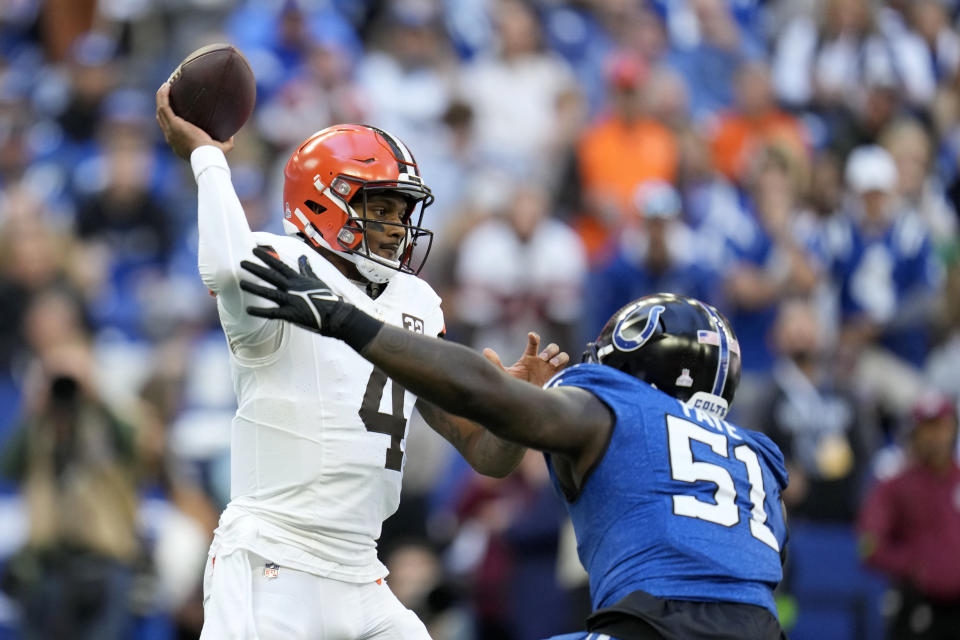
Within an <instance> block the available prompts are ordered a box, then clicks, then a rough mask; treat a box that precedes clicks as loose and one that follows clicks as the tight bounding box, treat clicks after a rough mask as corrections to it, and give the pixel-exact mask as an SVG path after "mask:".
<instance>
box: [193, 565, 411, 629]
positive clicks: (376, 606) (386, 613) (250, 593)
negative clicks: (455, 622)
mask: <svg viewBox="0 0 960 640" xmlns="http://www.w3.org/2000/svg"><path fill="white" fill-rule="evenodd" d="M265 568H266V560H265V559H264V558H262V557H260V556H258V555H256V554H254V553H251V552H249V551H244V550H242V549H238V550H236V551H233V552H231V553H229V554H227V555H220V554H218V555H217V556H216V557H215V558H208V559H207V567H206V570H205V571H204V576H203V613H204V623H203V632H202V633H201V634H200V638H201V640H430V636H429V634H427V629H426V627H424V625H423V623H422V622H421V621H420V619H419V618H417V616H416V615H415V614H414V613H413V612H412V611H410V610H409V609H407V608H406V607H404V606H403V605H402V604H401V603H400V601H399V600H397V598H396V596H394V595H393V592H392V591H390V588H389V587H388V586H387V583H386V581H385V580H381V581H379V582H369V583H363V584H354V583H350V582H341V581H339V580H332V579H330V578H321V577H320V576H315V575H313V574H310V573H305V572H303V571H297V570H295V569H288V568H286V567H280V568H279V569H277V570H276V574H275V575H274V573H273V571H271V570H267V571H266V575H265V571H264V570H265Z"/></svg>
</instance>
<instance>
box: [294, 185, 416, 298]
mask: <svg viewBox="0 0 960 640" xmlns="http://www.w3.org/2000/svg"><path fill="white" fill-rule="evenodd" d="M315 187H316V188H317V189H318V190H319V192H320V195H321V196H325V197H324V198H323V199H324V200H325V201H327V202H333V203H334V204H335V205H336V206H337V208H339V209H341V210H342V211H343V212H344V213H345V214H346V219H345V221H344V223H343V225H342V226H341V227H340V228H339V230H337V233H336V235H335V237H332V238H326V237H324V236H323V234H322V233H320V232H319V231H317V230H316V229H315V227H313V226H312V225H311V224H310V223H309V220H307V219H306V217H305V216H303V218H302V219H301V220H300V222H301V224H303V226H304V227H305V230H304V231H303V232H302V233H303V235H304V236H305V237H306V239H307V240H308V241H309V242H311V243H312V244H314V245H317V246H321V247H324V248H327V249H330V250H332V251H336V252H337V253H339V254H341V255H343V257H344V258H346V259H347V260H349V261H350V262H352V263H354V264H355V265H356V267H357V270H358V271H359V272H360V274H361V275H362V276H363V277H364V278H366V279H367V280H369V281H371V282H376V283H384V282H387V281H388V280H390V278H392V277H393V275H394V274H395V273H397V272H403V273H409V274H412V275H417V274H419V273H420V271H421V269H423V265H424V263H425V262H426V260H427V257H428V256H429V254H430V248H431V247H432V245H433V232H432V231H430V230H429V229H425V228H423V227H422V226H421V224H422V222H423V214H424V210H425V209H426V208H427V207H428V206H430V205H431V204H432V203H433V195H432V194H431V193H430V189H429V188H428V187H426V186H425V185H422V184H413V183H411V184H410V185H406V184H404V183H403V182H394V181H382V180H381V181H373V180H360V179H358V178H353V177H351V176H345V175H340V176H338V177H337V178H335V179H334V180H333V181H332V183H331V184H330V185H329V186H325V185H323V184H322V183H320V182H319V177H318V178H317V180H315ZM378 192H381V193H386V194H390V195H399V196H402V197H403V198H404V200H405V201H406V203H407V205H406V212H405V213H404V214H403V216H402V218H401V221H400V222H394V221H387V220H376V219H373V218H372V217H368V216H367V211H368V197H369V196H370V195H373V194H376V193H378ZM303 204H304V208H306V209H307V210H309V211H310V212H311V213H313V214H314V215H317V216H319V215H320V214H321V213H323V212H324V211H325V207H324V206H323V205H322V204H320V203H319V202H317V201H316V200H306V201H305V202H304V203H303ZM293 215H296V216H297V217H298V218H300V217H301V215H302V214H301V212H300V211H299V209H297V210H295V211H294V212H292V213H291V212H289V211H288V212H287V214H286V217H287V218H288V219H289V218H291V217H292V216H293ZM374 224H376V225H379V226H381V227H400V228H402V229H403V230H404V237H403V239H402V240H401V241H400V245H399V246H398V248H397V252H396V255H395V257H394V258H388V257H385V256H381V255H379V254H377V253H374V252H373V251H371V250H370V246H369V242H368V239H367V231H368V229H367V227H368V225H371V227H372V225H374ZM291 226H292V225H291Z"/></svg>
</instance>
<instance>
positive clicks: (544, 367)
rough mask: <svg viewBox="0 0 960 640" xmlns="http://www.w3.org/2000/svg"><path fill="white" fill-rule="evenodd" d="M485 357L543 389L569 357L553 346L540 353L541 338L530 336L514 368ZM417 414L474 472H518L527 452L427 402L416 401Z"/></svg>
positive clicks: (494, 357)
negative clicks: (518, 467)
mask: <svg viewBox="0 0 960 640" xmlns="http://www.w3.org/2000/svg"><path fill="white" fill-rule="evenodd" d="M483 355H484V357H485V358H486V359H487V360H489V361H490V362H491V363H493V365H494V366H496V367H498V368H499V369H501V370H502V371H504V372H505V373H507V374H509V375H510V376H512V377H514V378H516V379H518V380H525V381H526V382H528V383H530V384H534V385H536V386H538V387H541V386H543V385H544V384H545V383H546V382H547V381H548V380H549V379H550V378H552V377H553V376H554V375H555V374H556V373H557V372H558V371H560V370H561V369H562V368H563V367H564V366H566V364H567V362H569V360H570V356H569V355H568V354H567V353H564V352H561V351H560V347H558V346H557V345H556V344H553V343H551V344H550V345H548V346H547V347H546V348H545V349H544V350H543V351H540V336H538V335H537V334H536V333H528V334H527V346H526V348H525V349H524V351H523V354H522V355H521V356H520V359H518V360H517V361H516V362H515V363H514V364H513V365H511V366H510V367H504V366H503V363H502V362H501V361H500V356H499V355H498V354H497V353H496V352H495V351H493V350H492V349H484V351H483ZM417 410H418V411H419V412H420V414H421V415H422V416H423V418H424V420H425V421H426V422H427V424H428V425H430V427H431V428H432V429H433V430H434V431H436V432H437V433H439V434H440V435H442V436H443V437H444V438H446V439H447V441H449V442H450V444H452V445H453V446H454V447H456V449H457V451H459V452H460V455H462V456H463V457H464V459H465V460H466V461H467V462H469V463H470V466H471V467H473V469H474V470H475V471H476V472H477V473H480V474H482V475H485V476H492V477H495V478H502V477H504V476H506V475H508V474H509V473H510V472H511V471H513V470H514V469H516V468H517V465H519V464H520V460H522V459H523V454H524V453H525V452H526V450H527V448H526V447H524V446H522V445H518V444H514V443H512V442H510V441H508V440H504V439H503V438H500V437H498V436H495V435H494V434H493V433H492V432H490V431H488V430H486V429H484V428H483V427H482V426H481V425H479V424H477V423H476V422H473V421H472V420H468V419H467V418H462V417H460V416H456V415H453V414H451V413H449V412H447V411H444V410H443V409H441V408H440V407H438V406H436V405H435V404H433V403H431V402H427V401H426V400H423V399H422V398H421V399H418V400H417Z"/></svg>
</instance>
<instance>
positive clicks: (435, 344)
mask: <svg viewBox="0 0 960 640" xmlns="http://www.w3.org/2000/svg"><path fill="white" fill-rule="evenodd" d="M254 255H255V256H256V257H257V258H259V259H260V260H261V261H262V262H263V263H264V264H265V265H266V267H265V266H263V265H262V264H257V263H255V262H251V261H248V260H244V261H243V262H242V263H241V266H242V267H243V268H244V269H246V270H247V271H249V272H250V273H252V274H254V275H256V276H257V277H259V278H261V279H262V280H264V281H265V282H267V283H268V284H269V285H271V286H263V285H259V284H256V283H253V282H249V281H246V280H243V281H241V283H240V286H241V288H242V289H244V290H245V291H247V292H249V293H252V294H254V295H258V296H260V297H262V298H265V299H266V300H269V301H271V302H274V303H276V306H273V307H250V308H248V309H247V311H248V312H249V313H250V314H251V315H254V316H258V317H264V318H274V319H281V320H287V321H290V322H295V323H296V324H298V325H300V326H302V327H304V328H306V329H310V330H312V331H316V332H318V333H321V334H323V335H326V336H330V337H332V338H337V339H339V340H343V341H344V342H346V343H347V344H349V345H350V346H351V347H352V348H353V349H354V350H355V351H357V352H358V353H360V354H361V355H362V356H363V357H364V358H366V359H367V360H369V361H370V362H372V363H373V364H375V365H377V366H378V367H380V368H381V369H383V371H384V372H385V373H386V374H387V375H388V376H390V377H391V378H393V379H394V380H396V381H397V382H399V383H400V384H401V385H403V386H404V387H405V388H406V389H408V390H409V391H410V392H411V393H413V394H415V395H416V396H417V397H419V398H421V399H424V400H426V401H428V402H430V403H432V404H434V405H436V406H438V407H439V408H441V409H443V410H444V411H446V412H448V413H452V414H455V415H459V416H463V417H465V418H468V419H470V420H473V421H474V422H477V423H479V424H481V425H483V426H484V427H486V428H487V429H489V430H490V431H492V432H493V433H494V434H495V435H497V436H499V437H501V438H504V439H506V440H510V441H511V442H514V443H516V444H520V445H523V446H527V447H533V448H535V449H540V450H543V451H551V452H555V453H560V454H563V455H566V456H568V457H570V458H571V459H573V460H574V461H575V462H580V461H582V460H590V459H592V457H593V456H596V455H598V454H599V450H600V449H602V446H603V444H604V443H605V442H606V438H607V434H608V433H609V430H610V428H611V425H612V416H611V414H610V413H609V410H608V409H607V408H606V407H605V406H604V405H603V404H602V403H601V402H600V400H599V399H597V397H596V396H594V395H593V394H591V393H589V392H587V391H584V390H582V389H577V388H562V389H550V390H544V389H541V388H539V387H537V386H535V385H533V384H530V383H529V382H525V381H521V380H517V379H515V378H512V377H511V376H510V375H508V374H507V373H505V372H504V371H503V370H501V369H500V368H498V367H496V366H494V364H492V363H491V362H490V361H488V360H487V359H486V358H484V357H483V356H481V355H480V354H478V353H476V352H475V351H473V350H471V349H468V348H467V347H464V346H463V345H459V344H455V343H451V342H447V341H445V340H440V339H438V338H432V337H428V336H423V335H420V334H417V333H414V332H412V331H407V330H406V329H401V328H399V327H393V326H390V325H385V324H384V323H383V322H381V321H379V320H376V319H374V318H371V317H370V316H368V315H367V314H365V313H363V312H362V311H360V310H358V309H357V308H356V307H354V306H353V305H351V304H350V303H348V302H346V301H344V300H343V299H342V298H341V297H340V296H338V295H337V294H336V293H335V292H333V291H332V290H331V289H330V288H329V287H327V285H326V284H325V283H324V282H322V281H321V280H319V279H317V278H316V277H315V276H314V275H313V274H312V272H311V271H310V269H309V265H308V264H307V261H306V259H305V258H301V260H300V272H299V273H298V272H296V271H294V270H293V269H291V268H290V267H289V266H287V265H286V264H284V263H283V262H282V261H281V260H279V259H277V258H275V257H274V256H272V255H270V254H269V253H267V251H265V250H264V249H263V248H261V247H257V248H256V249H255V250H254Z"/></svg>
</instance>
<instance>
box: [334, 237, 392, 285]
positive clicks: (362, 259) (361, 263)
mask: <svg viewBox="0 0 960 640" xmlns="http://www.w3.org/2000/svg"><path fill="white" fill-rule="evenodd" d="M364 244H366V240H364ZM343 257H344V258H346V259H347V260H349V261H350V262H352V263H353V264H354V265H356V267H357V271H359V272H360V275H362V276H363V277H364V278H366V279H367V280H369V281H370V282H374V283H376V284H383V283H384V282H389V281H390V278H392V277H393V276H394V275H396V273H397V270H396V269H393V268H391V267H388V266H387V265H385V264H381V263H380V262H378V261H377V260H375V259H374V258H368V257H367V256H365V255H363V254H362V253H357V252H356V251H346V252H344V253H343ZM383 260H386V258H383ZM399 264H400V263H399V262H397V265H398V266H399Z"/></svg>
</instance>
